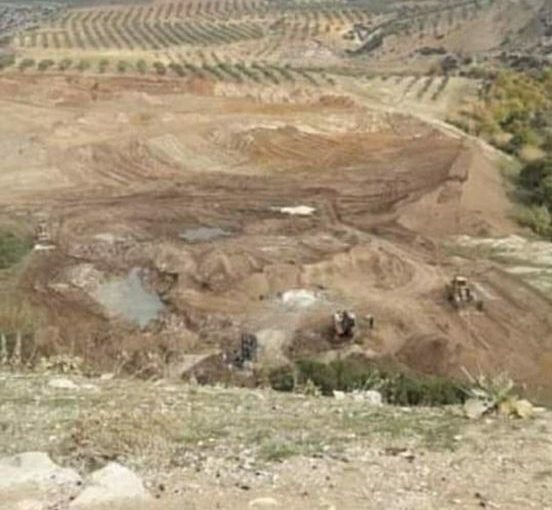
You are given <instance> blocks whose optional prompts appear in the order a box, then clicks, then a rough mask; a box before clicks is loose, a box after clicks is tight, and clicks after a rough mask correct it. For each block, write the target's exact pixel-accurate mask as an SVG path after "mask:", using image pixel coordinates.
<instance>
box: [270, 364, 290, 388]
mask: <svg viewBox="0 0 552 510" xmlns="http://www.w3.org/2000/svg"><path fill="white" fill-rule="evenodd" d="M268 381H269V383H270V387H271V388H272V389H274V390H277V391H293V389H294V388H295V377H294V374H293V367H291V366H284V367H279V368H275V369H274V370H272V371H271V372H270V373H269V375H268Z"/></svg>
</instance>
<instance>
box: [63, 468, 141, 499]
mask: <svg viewBox="0 0 552 510" xmlns="http://www.w3.org/2000/svg"><path fill="white" fill-rule="evenodd" d="M149 498H150V495H149V494H148V492H147V491H146V489H145V488H144V485H143V484H142V480H141V479H140V478H139V477H138V476H137V475H136V474H134V473H133V472H132V471H131V470H130V469H128V468H126V467H124V466H121V465H120V464H117V463H116V462H110V463H109V464H107V465H106V466H105V467H103V468H102V469H99V470H98V471H94V472H93V473H92V474H91V475H90V478H89V480H88V482H87V484H86V487H85V488H84V490H83V491H82V492H81V493H80V494H79V495H78V496H77V497H76V498H75V499H74V500H73V501H72V502H71V504H70V506H69V507H70V508H71V509H80V508H83V507H87V506H90V505H101V504H107V503H117V502H121V501H132V502H137V501H145V500H148V499H149Z"/></svg>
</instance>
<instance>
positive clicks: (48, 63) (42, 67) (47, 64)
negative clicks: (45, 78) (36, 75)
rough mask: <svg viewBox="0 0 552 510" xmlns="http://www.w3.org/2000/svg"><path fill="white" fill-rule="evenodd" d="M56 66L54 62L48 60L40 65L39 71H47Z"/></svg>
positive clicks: (42, 61)
mask: <svg viewBox="0 0 552 510" xmlns="http://www.w3.org/2000/svg"><path fill="white" fill-rule="evenodd" d="M54 64H55V62H54V61H53V60H51V59H49V58H47V59H45V60H41V61H40V62H39V63H38V70H39V71H46V70H47V69H49V68H50V67H52V66H53V65H54Z"/></svg>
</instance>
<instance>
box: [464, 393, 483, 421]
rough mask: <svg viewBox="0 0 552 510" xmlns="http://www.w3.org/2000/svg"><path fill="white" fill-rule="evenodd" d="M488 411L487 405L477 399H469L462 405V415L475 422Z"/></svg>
mask: <svg viewBox="0 0 552 510" xmlns="http://www.w3.org/2000/svg"><path fill="white" fill-rule="evenodd" d="M488 411H489V404H488V403H487V402H485V401H483V400H480V399H477V398H469V399H468V400H466V402H465V403H464V413H465V414H466V416H467V417H468V418H471V419H472V420H476V419H478V418H481V417H482V416H483V415H484V414H485V413H486V412H488Z"/></svg>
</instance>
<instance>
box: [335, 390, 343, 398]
mask: <svg viewBox="0 0 552 510" xmlns="http://www.w3.org/2000/svg"><path fill="white" fill-rule="evenodd" d="M333 396H334V398H335V399H336V400H344V399H345V392H344V391H338V390H334V392H333Z"/></svg>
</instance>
